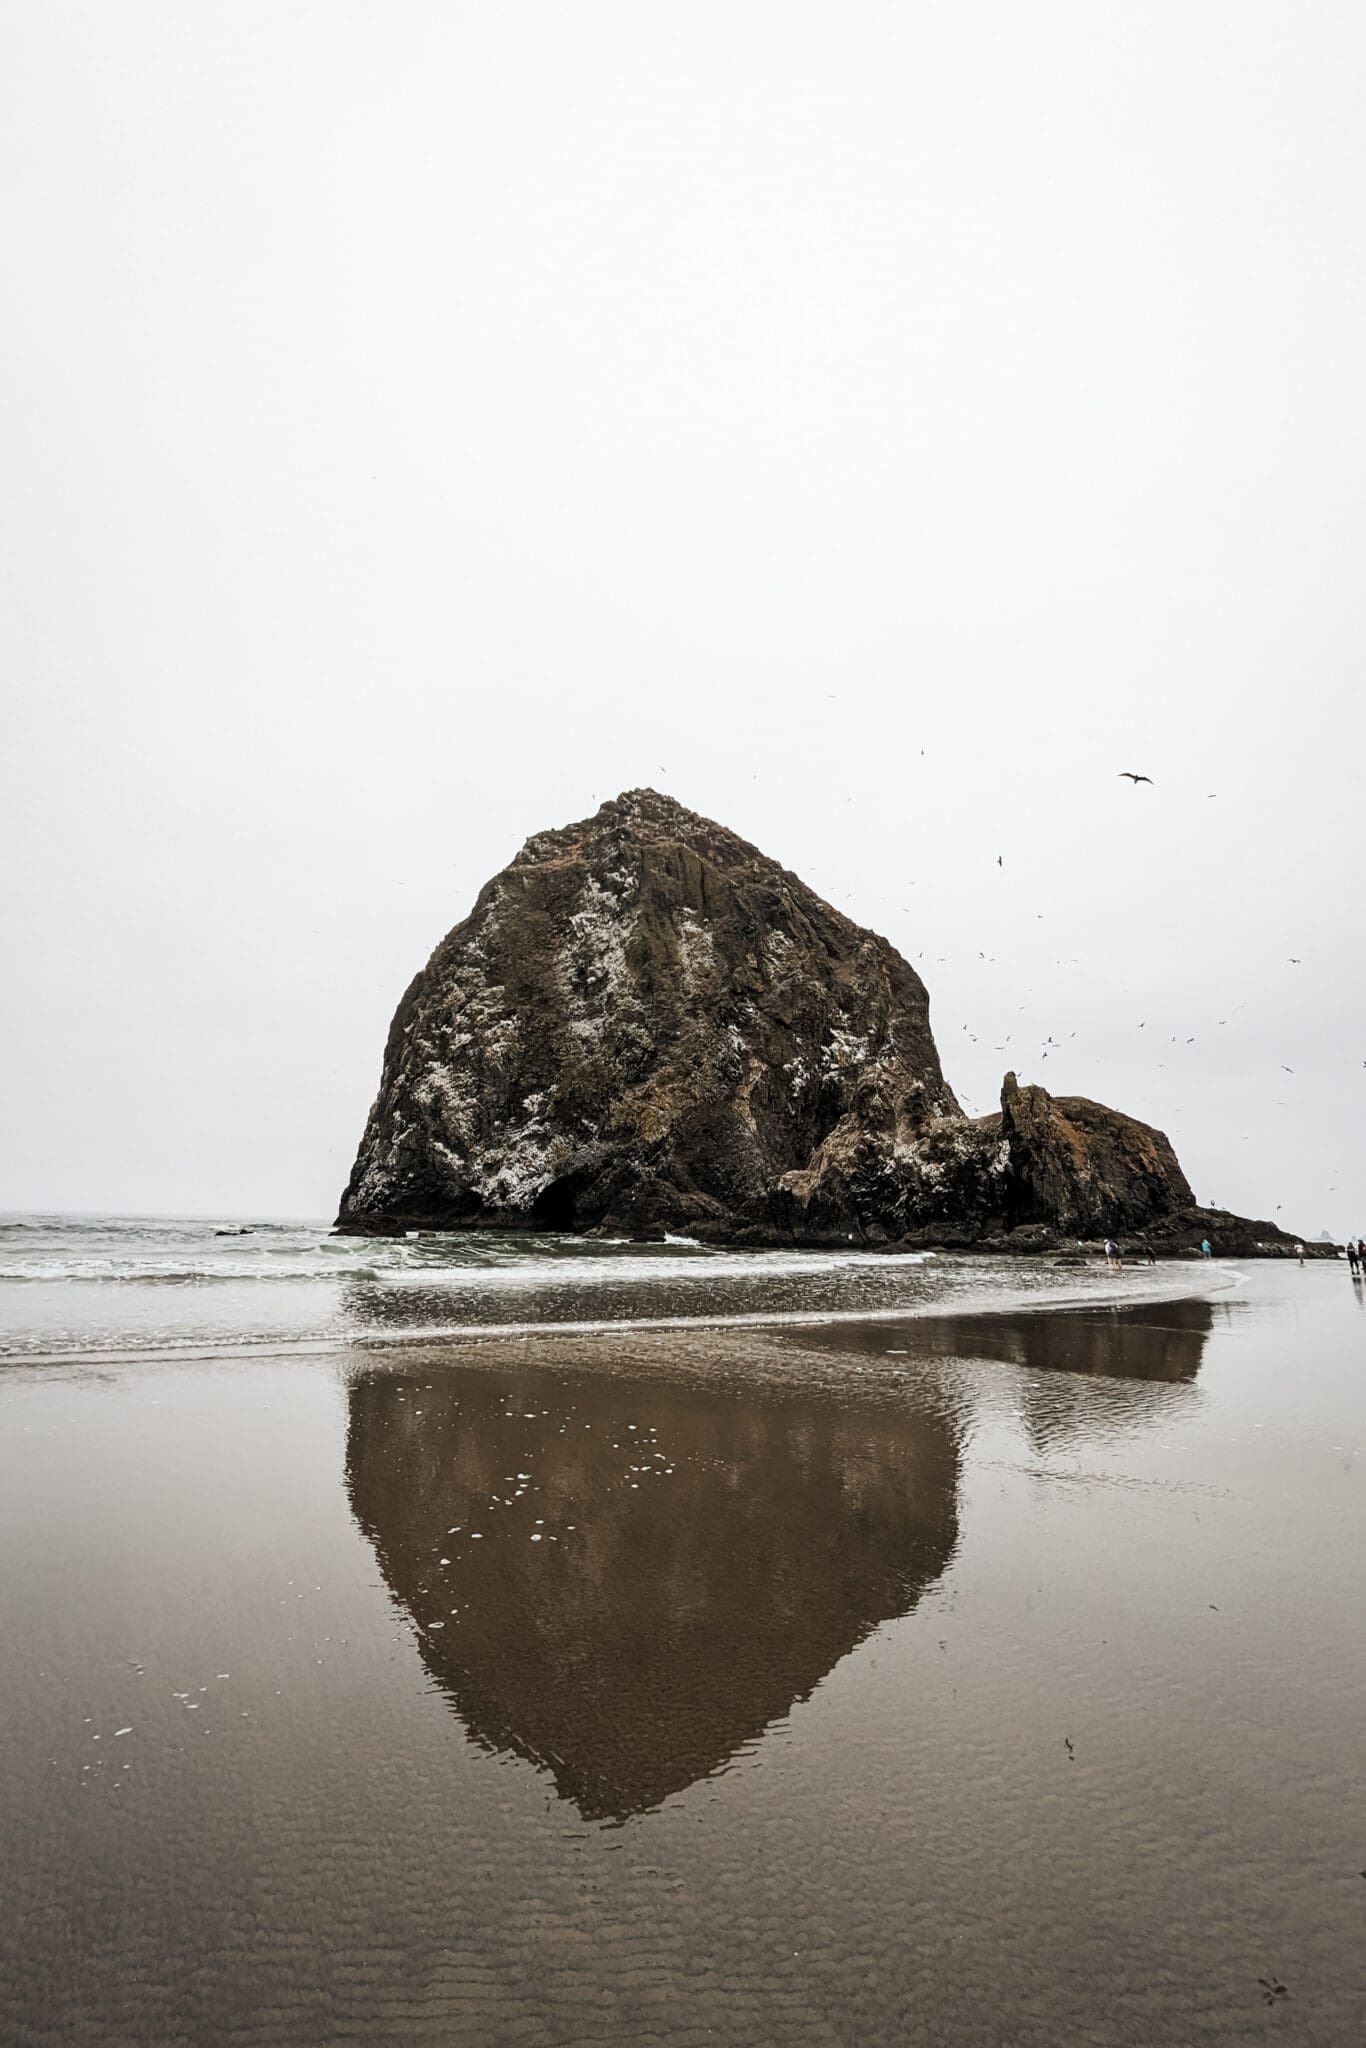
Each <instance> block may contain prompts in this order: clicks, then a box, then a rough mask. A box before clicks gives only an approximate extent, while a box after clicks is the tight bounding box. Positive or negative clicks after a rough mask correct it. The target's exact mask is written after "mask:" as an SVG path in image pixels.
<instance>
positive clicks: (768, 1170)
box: [338, 789, 1288, 1249]
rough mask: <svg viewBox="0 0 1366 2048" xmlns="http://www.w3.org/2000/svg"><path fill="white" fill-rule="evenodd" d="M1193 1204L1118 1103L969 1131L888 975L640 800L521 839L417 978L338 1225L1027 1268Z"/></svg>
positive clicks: (680, 819)
mask: <svg viewBox="0 0 1366 2048" xmlns="http://www.w3.org/2000/svg"><path fill="white" fill-rule="evenodd" d="M1203 1213H1204V1212H1199V1211H1197V1210H1196V1209H1195V1205H1194V1201H1193V1197H1192V1195H1191V1190H1190V1186H1189V1184H1188V1182H1187V1180H1186V1178H1185V1175H1184V1174H1183V1173H1182V1171H1181V1168H1180V1166H1179V1164H1178V1163H1177V1160H1176V1156H1175V1154H1174V1153H1173V1151H1172V1148H1171V1146H1170V1144H1169V1143H1168V1142H1167V1140H1166V1138H1165V1137H1164V1136H1163V1135H1162V1133H1161V1132H1160V1131H1155V1130H1152V1129H1151V1128H1150V1127H1149V1126H1147V1125H1146V1124H1141V1123H1138V1122H1136V1121H1135V1120H1134V1119H1133V1118H1132V1117H1126V1116H1123V1115H1121V1114H1120V1113H1119V1112H1118V1111H1117V1110H1111V1109H1106V1108H1103V1107H1102V1106H1101V1105H1100V1104H1098V1103H1093V1102H1088V1101H1085V1100H1084V1099H1082V1098H1080V1097H1058V1098H1054V1097H1052V1096H1050V1095H1049V1094H1048V1093H1047V1092H1046V1091H1045V1090H1043V1089H1042V1088H1035V1087H1023V1088H1022V1087H1020V1086H1019V1085H1018V1084H1017V1082H1016V1080H1015V1077H1014V1075H1013V1074H1010V1075H1007V1076H1006V1081H1005V1086H1004V1089H1003V1092H1002V1097H1001V1108H1000V1111H999V1113H997V1114H995V1115H993V1116H988V1117H966V1116H964V1114H963V1112H962V1110H961V1109H960V1107H959V1105H958V1102H957V1100H956V1099H955V1097H954V1094H953V1091H952V1089H951V1088H950V1087H949V1085H948V1083H947V1082H946V1080H945V1079H944V1075H943V1073H942V1071H941V1068H940V1064H939V1055H938V1052H937V1050H936V1048H935V1043H934V1037H933V1034H932V1032H931V1030H930V1019H929V998H928V996H927V994H926V991H925V986H924V984H923V982H922V981H921V979H920V977H919V975H918V974H917V973H916V972H915V969H914V968H913V967H912V966H911V965H910V964H909V962H907V961H906V960H903V959H902V957H901V955H900V954H899V953H898V952H897V951H896V949H895V948H894V947H893V946H891V945H890V944H889V943H888V942H887V940H886V939H883V938H880V937H878V936H877V934H875V933H873V932H869V931H865V930H863V929H862V928H861V927H860V926H858V925H856V924H854V923H853V922H852V920H850V919H849V918H847V917H845V916H843V915H842V914H841V913H840V912H839V911H837V910H835V909H833V908H832V907H831V906H830V905H829V904H828V903H825V902H823V901H822V900H821V898H820V897H819V896H817V895H816V894H815V893H814V891H812V890H811V889H809V888H807V886H806V885H805V883H803V882H802V881H800V880H799V879H798V877H797V876H796V875H794V874H792V873H791V872H790V871H789V870H788V869H786V868H783V867H781V866H779V864H778V863H777V862H776V861H773V860H770V859H768V858H767V857H766V856H765V855H764V854H762V853H760V852H759V851H758V850H757V849H756V848H755V847H753V846H750V845H748V844H747V843H746V842H745V841H744V840H743V839H740V838H738V837H737V836H736V834H735V833H733V832H728V831H727V830H725V828H724V827H722V826H720V825H716V824H713V823H711V822H710V821H709V820H708V819H705V818H701V817H698V816H697V815H696V814H695V813H694V812H692V811H688V810H686V809H684V808H683V806H682V805H680V804H677V803H675V802H674V801H673V800H672V799H671V798H669V797H664V796H660V795H659V794H658V793H657V792H655V791H654V790H648V789H645V790H632V791H630V792H628V793H627V794H625V795H623V796H620V797H618V798H616V799H615V801H613V802H611V803H606V804H604V805H603V806H602V808H601V809H600V810H599V811H598V812H597V813H596V815H595V816H594V817H592V818H590V819H587V820H585V821H584V822H582V823H580V824H577V825H569V826H565V827H564V828H563V829H561V830H558V831H551V832H542V833H538V834H536V835H535V836H534V837H533V838H531V839H529V840H528V841H527V843H526V845H525V846H524V847H523V848H522V850H521V852H520V853H519V854H518V855H517V857H516V859H515V860H514V861H513V862H512V864H511V865H510V866H509V867H507V868H505V869H504V870H503V872H502V873H501V874H499V875H495V876H494V878H493V880H492V881H490V882H489V883H487V884H486V885H485V887H484V888H483V890H481V892H480V894H479V898H478V900H477V902H476V903H475V906H474V909H473V910H472V911H471V913H470V915H469V916H468V917H467V918H466V919H465V921H464V922H463V923H462V924H459V925H457V926H456V928H455V929H454V931H452V932H451V933H450V934H449V935H448V936H447V937H446V938H445V939H444V940H443V941H442V942H441V944H440V945H439V946H438V947H437V949H436V951H435V953H434V954H433V955H432V957H431V959H430V960H429V961H428V963H427V965H426V967H425V968H423V970H422V972H421V973H420V974H419V975H418V976H417V977H416V979H415V980H414V981H413V982H412V984H411V986H410V987H409V989H408V991H407V993H406V994H405V995H404V997H403V1000H402V1001H401V1003H400V1004H399V1007H398V1010H397V1013H396V1015H395V1017H394V1021H393V1024H392V1026H391V1028H390V1032H389V1040H388V1044H387V1046H386V1048H385V1055H384V1069H383V1074H382V1077H381V1081H380V1091H379V1095H378V1097H377V1098H376V1101H375V1105H374V1107H373V1109H372V1110H371V1112H370V1116H369V1120H368V1122H367V1124H366V1127H365V1133H364V1136H363V1137H362V1140H361V1145H360V1151H359V1153H358V1155H357V1158H356V1163H355V1166H354V1168H353V1169H352V1173H351V1178H350V1181H349V1183H348V1185H347V1188H346V1192H345V1194H344V1196H343V1198H342V1204H341V1211H340V1214H339V1217H338V1224H339V1227H341V1228H343V1229H347V1230H352V1231H360V1232H387V1231H395V1230H402V1229H413V1228H427V1229H443V1230H451V1229H522V1230H525V1229H543V1230H593V1229H599V1230H603V1231H607V1232H613V1233H616V1232H622V1233H632V1234H659V1233H661V1232H663V1231H666V1230H672V1231H686V1232H688V1233H689V1234H692V1235H695V1236H700V1237H703V1238H708V1239H714V1240H722V1239H724V1240H726V1241H728V1242H732V1243H754V1244H773V1243H793V1242H830V1241H841V1242H843V1241H846V1240H847V1239H848V1238H849V1237H851V1236H853V1237H855V1238H857V1239H859V1240H861V1241H863V1242H867V1243H874V1244H878V1243H892V1242H901V1241H905V1240H910V1241H911V1242H922V1243H923V1242H938V1243H946V1244H962V1245H992V1246H996V1245H1000V1246H1002V1247H1003V1248H1008V1249H1029V1248H1032V1247H1034V1246H1036V1245H1037V1246H1040V1247H1042V1246H1043V1245H1045V1244H1048V1243H1052V1242H1056V1241H1058V1240H1059V1239H1067V1240H1076V1239H1078V1238H1086V1237H1088V1236H1097V1235H1112V1236H1116V1237H1119V1236H1123V1237H1126V1238H1135V1237H1137V1238H1153V1239H1154V1240H1155V1241H1156V1240H1161V1241H1162V1242H1163V1243H1167V1242H1171V1243H1175V1242H1176V1241H1177V1240H1178V1239H1181V1240H1182V1241H1183V1242H1184V1243H1186V1244H1189V1243H1191V1242H1198V1241H1199V1239H1200V1237H1202V1236H1206V1235H1209V1236H1211V1237H1213V1235H1214V1233H1213V1231H1212V1230H1211V1229H1210V1228H1209V1227H1208V1226H1205V1225H1202V1224H1201V1223H1200V1218H1201V1216H1202V1214H1203ZM1221 1222H1222V1224H1223V1225H1224V1226H1226V1227H1227V1230H1228V1232H1232V1230H1233V1227H1234V1226H1235V1225H1238V1222H1239V1220H1238V1219H1236V1218H1222V1219H1221ZM1240 1227H1241V1226H1240ZM1246 1230H1248V1231H1252V1230H1255V1231H1257V1232H1260V1233H1262V1235H1263V1236H1264V1237H1265V1239H1266V1240H1267V1242H1268V1245H1270V1244H1271V1243H1272V1241H1276V1248H1278V1249H1279V1248H1280V1247H1281V1246H1284V1245H1285V1244H1287V1243H1288V1240H1286V1239H1284V1238H1283V1237H1282V1236H1281V1233H1279V1232H1278V1231H1275V1230H1274V1229H1273V1228H1272V1226H1270V1225H1266V1226H1262V1225H1255V1226H1253V1225H1249V1226H1246ZM1192 1231H1194V1237H1193V1238H1192V1236H1191V1233H1192ZM1183 1234H1184V1235H1183ZM1216 1248H1217V1249H1223V1248H1224V1247H1223V1246H1222V1245H1216ZM1228 1248H1229V1249H1234V1248H1241V1247H1234V1246H1233V1245H1229V1246H1228Z"/></svg>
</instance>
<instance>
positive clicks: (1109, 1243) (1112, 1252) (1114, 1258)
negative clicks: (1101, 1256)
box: [1105, 1237, 1119, 1266]
mask: <svg viewBox="0 0 1366 2048" xmlns="http://www.w3.org/2000/svg"><path fill="white" fill-rule="evenodd" d="M1118 1259H1119V1251H1118V1248H1117V1246H1116V1244H1115V1241H1114V1239H1113V1238H1112V1237H1107V1238H1106V1240H1105V1263H1106V1265H1107V1266H1113V1265H1115V1264H1116V1263H1117V1262H1118Z"/></svg>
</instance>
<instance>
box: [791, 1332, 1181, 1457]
mask: <svg viewBox="0 0 1366 2048" xmlns="http://www.w3.org/2000/svg"><path fill="white" fill-rule="evenodd" d="M1214 1318H1215V1308H1214V1304H1213V1303H1212V1302H1208V1301H1146V1302H1132V1303H1127V1304H1125V1305H1124V1306H1122V1307H1116V1308H1099V1307H1097V1308H1069V1309H1055V1310H1047V1309H1043V1310H1035V1311H1034V1312H1032V1313H1020V1312H1016V1313H1003V1314H1000V1315H973V1316H942V1317H935V1318H933V1319H931V1318H929V1317H927V1318H926V1319H925V1320H924V1321H920V1320H916V1321H913V1322H905V1323H901V1324H888V1323H877V1324H873V1323H869V1324H865V1325H863V1326H862V1327H861V1328H860V1327H857V1326H846V1327H844V1328H841V1329H835V1328H827V1329H824V1330H810V1331H800V1332H794V1333H793V1336H792V1341H793V1342H794V1343H796V1344H798V1345H800V1346H801V1347H802V1348H803V1349H807V1350H830V1351H831V1352H841V1353H842V1352H858V1353H860V1354H862V1355H864V1356H869V1355H877V1356H878V1358H879V1363H880V1364H882V1365H884V1366H885V1365H889V1364H890V1363H891V1362H892V1359H893V1357H895V1358H896V1360H897V1362H898V1363H901V1362H902V1361H903V1360H904V1364H905V1367H906V1369H909V1368H910V1367H911V1365H912V1364H913V1363H914V1362H915V1361H917V1360H920V1361H923V1360H925V1359H946V1360H953V1359H969V1360H975V1359H987V1360H990V1361H991V1362H992V1363H993V1364H1001V1365H1014V1366H1019V1367H1020V1368H1021V1370H1022V1372H1023V1373H1024V1374H1025V1378H1024V1379H1023V1380H1022V1381H1021V1382H1020V1383H1019V1384H1018V1399H1019V1408H1020V1415H1021V1419H1022V1420H1023V1422H1024V1425H1025V1427H1026V1429H1027V1430H1028V1432H1029V1435H1030V1437H1031V1438H1032V1440H1033V1441H1034V1442H1035V1444H1037V1445H1039V1446H1043V1445H1045V1444H1058V1443H1061V1442H1064V1441H1067V1440H1068V1439H1072V1438H1082V1437H1093V1436H1095V1435H1096V1434H1097V1433H1101V1434H1104V1433H1106V1430H1107V1425H1115V1426H1119V1427H1122V1428H1124V1429H1126V1430H1131V1429H1133V1428H1134V1427H1136V1426H1142V1425H1143V1424H1145V1423H1147V1422H1151V1421H1157V1420H1159V1419H1160V1418H1162V1417H1164V1416H1169V1415H1170V1413H1171V1407H1172V1403H1173V1401H1174V1400H1181V1399H1183V1398H1185V1397H1186V1394H1187V1390H1188V1389H1190V1388H1191V1386H1192V1385H1193V1383H1194V1380H1195V1378H1196V1375H1197V1374H1198V1373H1199V1371H1200V1364H1201V1360H1202V1359H1203V1357H1204V1352H1205V1340H1206V1338H1207V1337H1208V1336H1209V1334H1210V1331H1211V1330H1212V1329H1213V1327H1214ZM892 1345H895V1346H896V1347H897V1350H896V1352H895V1353H893V1352H892V1351H891V1350H890V1347H891V1346H892ZM1078 1376H1081V1377H1085V1378H1099V1379H1108V1380H1115V1381H1122V1382H1123V1383H1124V1384H1123V1386H1122V1388H1121V1387H1118V1386H1117V1387H1116V1389H1115V1394H1114V1406H1113V1413H1107V1406H1108V1403H1107V1405H1101V1406H1098V1405H1097V1401H1096V1396H1095V1390H1094V1389H1091V1390H1088V1389H1087V1388H1085V1387H1084V1386H1082V1385H1081V1384H1079V1378H1078Z"/></svg>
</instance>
